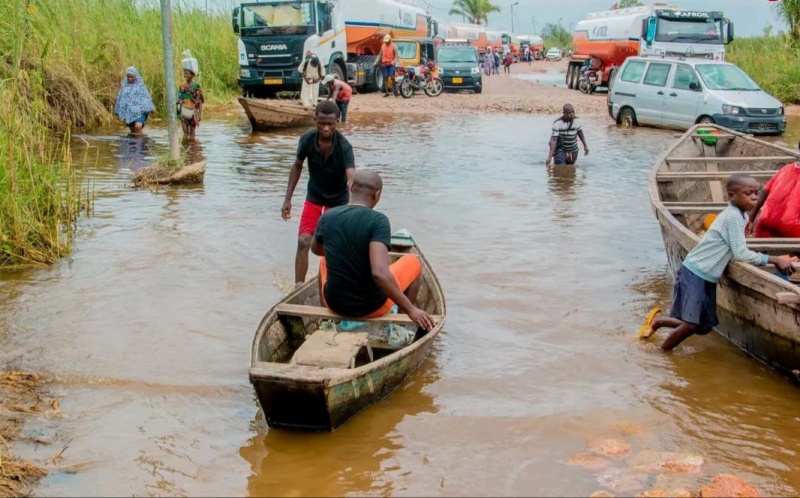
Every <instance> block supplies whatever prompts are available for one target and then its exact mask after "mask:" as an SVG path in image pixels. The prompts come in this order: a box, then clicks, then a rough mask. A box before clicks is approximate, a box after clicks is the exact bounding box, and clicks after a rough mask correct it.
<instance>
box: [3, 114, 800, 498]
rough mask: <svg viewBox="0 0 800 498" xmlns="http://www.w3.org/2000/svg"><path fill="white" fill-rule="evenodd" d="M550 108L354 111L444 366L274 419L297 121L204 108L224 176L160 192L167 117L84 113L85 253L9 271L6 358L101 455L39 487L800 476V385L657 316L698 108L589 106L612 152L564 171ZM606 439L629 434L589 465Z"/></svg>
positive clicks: (515, 486)
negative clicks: (413, 245) (683, 127)
mask: <svg viewBox="0 0 800 498" xmlns="http://www.w3.org/2000/svg"><path fill="white" fill-rule="evenodd" d="M552 119H553V118H550V117H546V116H528V115H515V116H501V115H487V116H483V117H481V118H480V119H475V118H467V117H464V116H450V117H447V116H443V117H438V118H435V117H425V116H416V115H415V116H397V117H387V118H383V119H372V118H370V119H366V118H361V117H354V119H353V120H354V123H353V124H351V125H350V126H349V128H348V129H347V130H346V134H347V136H348V137H349V138H350V140H351V141H352V143H353V145H354V147H355V149H356V157H357V164H358V166H359V167H370V168H375V169H377V170H379V171H380V172H381V173H382V174H383V175H384V178H385V189H384V195H383V200H382V202H381V204H380V206H379V208H380V209H381V210H382V211H384V212H385V213H387V214H388V215H389V217H390V219H391V221H392V226H393V228H401V227H406V228H408V229H410V230H411V231H412V232H413V233H414V236H415V238H416V239H417V240H418V242H419V243H420V244H421V245H422V247H423V249H424V251H425V252H426V254H427V256H428V257H429V259H430V260H431V262H432V264H433V266H434V267H435V269H436V271H437V272H438V274H439V276H440V279H441V281H442V284H443V286H444V290H445V294H446V298H447V304H448V310H449V316H448V320H447V326H446V327H445V332H444V333H443V334H442V335H441V336H440V338H439V339H438V341H437V344H436V346H435V349H434V351H433V353H432V355H431V356H430V357H429V358H428V360H427V361H426V362H425V363H424V364H423V366H422V368H421V369H420V370H419V371H417V372H416V373H415V374H414V375H413V376H412V378H410V379H409V380H408V381H407V383H406V384H405V385H404V386H403V387H402V388H401V389H400V390H399V391H398V392H396V393H395V394H394V395H393V396H391V397H390V398H388V399H387V400H385V401H384V402H382V403H380V404H379V405H376V406H373V407H371V408H369V409H368V410H366V411H364V412H362V413H361V414H359V415H358V416H357V417H356V418H354V419H353V420H351V421H350V422H349V423H348V424H346V425H345V426H344V427H343V428H341V429H340V430H339V431H337V432H335V433H331V434H295V433H287V432H281V431H277V430H275V431H273V430H269V429H267V428H266V427H265V426H264V424H263V422H262V419H261V418H260V414H259V412H258V404H257V402H256V400H255V398H254V395H253V391H252V388H251V386H250V384H249V382H248V378H247V367H248V361H249V351H250V344H251V341H252V338H253V334H254V332H255V329H256V326H257V324H258V322H259V320H260V319H261V317H262V315H263V314H264V313H265V312H266V310H267V309H268V308H269V307H270V306H271V305H272V304H274V303H275V302H276V301H277V300H279V299H280V297H281V296H282V295H283V293H285V292H286V291H287V290H288V289H289V288H290V286H291V281H292V275H293V273H292V272H293V268H292V264H293V256H294V244H295V237H296V232H297V223H298V217H299V211H298V209H299V208H300V206H301V204H302V199H303V192H304V189H305V187H304V184H305V178H306V177H305V176H304V180H303V181H301V187H300V188H299V189H298V190H299V191H298V192H297V193H296V195H295V197H294V206H295V213H294V217H293V219H292V220H291V222H288V223H287V222H283V221H282V220H281V219H280V216H279V210H280V207H281V202H282V197H283V192H284V189H285V185H286V180H287V173H288V168H289V166H290V164H291V162H292V159H293V156H294V151H295V146H296V142H297V136H298V132H294V131H292V132H279V133H272V134H257V135H251V134H250V133H249V129H248V126H247V125H246V123H243V122H242V121H241V120H239V121H236V120H230V121H225V120H218V121H210V122H206V123H204V124H203V126H201V127H200V129H199V130H198V145H197V146H196V147H195V148H194V150H193V151H192V153H193V154H194V156H193V157H195V158H198V159H201V158H205V159H207V160H208V170H207V173H206V178H205V184H204V185H203V186H201V187H195V188H180V189H170V188H167V189H164V190H161V191H159V192H149V191H135V190H131V189H128V188H127V187H126V184H127V183H128V178H129V176H130V172H131V169H135V168H137V167H139V165H141V164H144V163H146V162H147V161H148V160H150V159H152V157H153V156H154V155H157V154H163V153H164V151H165V150H166V136H165V133H164V131H163V129H159V128H154V127H148V129H147V138H146V139H144V140H142V139H136V140H131V139H128V138H127V137H125V136H123V135H122V134H120V133H118V132H115V133H109V134H105V135H104V134H99V135H93V136H83V137H80V138H81V139H82V140H81V139H79V140H76V151H75V155H76V157H85V158H86V160H88V161H89V162H90V163H91V164H93V165H95V166H96V170H97V172H96V175H95V179H96V180H95V181H96V183H95V190H96V194H97V200H96V206H95V209H96V212H95V215H94V217H92V218H90V219H86V220H83V221H82V222H81V224H80V236H79V238H78V240H77V243H76V247H75V253H74V255H73V257H72V258H71V259H70V260H65V261H63V262H62V263H60V264H58V265H57V266H55V267H52V268H47V269H36V270H28V271H21V272H14V273H4V274H2V276H0V362H2V364H3V365H5V366H7V367H11V368H17V369H22V370H29V371H34V372H45V373H49V374H51V375H53V376H54V378H55V382H54V383H53V384H52V385H51V386H50V388H51V389H52V390H53V392H54V394H55V395H56V396H58V397H59V398H60V399H61V411H62V412H63V414H64V415H65V417H64V418H50V419H44V420H36V421H33V422H31V423H29V424H28V426H27V427H26V432H27V433H28V434H31V435H36V436H38V437H43V438H45V439H49V440H52V441H53V444H52V445H50V446H24V445H18V446H17V451H18V452H19V453H20V454H21V455H22V456H25V457H29V458H33V459H36V460H39V461H44V460H47V459H48V458H50V457H52V455H53V454H55V453H56V452H58V451H59V450H60V449H61V448H63V447H64V446H65V445H67V444H68V447H67V449H66V451H65V452H64V454H63V457H64V463H67V464H69V463H78V462H87V461H88V462H90V463H89V465H88V466H87V467H85V468H82V470H80V471H77V472H72V473H68V472H53V473H52V474H51V475H50V476H49V477H47V478H46V479H44V481H42V483H41V484H40V486H39V488H38V489H37V493H38V494H40V495H51V496H100V495H137V496H144V495H150V496H156V495H194V496H198V495H207V496H210V495H216V496H220V495H233V496H246V495H253V496H255V495H283V496H301V495H305V496H308V495H356V496H358V495H376V494H377V495H429V496H430V495H473V496H475V495H540V496H542V495H548V496H556V495H559V496H564V495H586V494H589V493H591V492H594V491H596V490H600V489H608V490H611V491H613V492H616V493H624V494H633V493H636V492H638V491H641V490H643V489H648V488H650V487H652V486H654V485H659V486H665V485H667V484H670V485H672V484H676V483H677V484H685V485H688V486H690V487H693V488H694V489H697V487H698V486H699V485H700V484H703V483H705V482H707V481H708V480H709V479H710V477H711V476H713V475H714V474H715V473H717V472H730V473H734V474H737V475H740V476H742V477H744V478H746V479H748V480H749V481H751V482H752V483H753V484H755V485H756V486H757V487H759V488H760V489H761V490H762V491H763V492H765V493H769V494H796V493H797V492H798V491H799V490H800V459H798V457H797V455H798V452H800V417H799V416H798V413H800V391H798V390H797V388H796V387H793V386H792V385H790V384H789V382H787V381H786V380H784V379H783V378H781V377H780V376H778V375H777V374H775V373H773V372H772V371H770V370H768V369H766V368H765V367H763V366H761V365H760V364H759V363H757V362H756V361H754V360H752V359H750V358H749V357H747V356H746V355H745V354H743V353H742V352H740V351H739V350H738V349H737V348H735V347H734V346H731V345H730V344H728V343H727V342H726V341H725V340H724V339H722V338H721V337H719V336H716V335H711V336H707V337H701V338H694V339H691V340H689V341H688V342H687V343H686V344H685V346H683V347H681V348H679V349H678V350H677V351H676V352H675V353H674V354H671V355H665V354H662V353H661V352H660V351H659V350H658V348H657V345H658V341H654V342H652V343H643V342H640V341H639V340H638V339H636V335H635V333H636V330H637V328H638V326H639V324H640V322H641V320H642V318H643V316H644V315H645V314H646V312H647V310H648V309H649V308H650V307H652V306H653V305H656V304H660V305H663V306H667V305H668V304H669V300H670V293H671V284H670V279H669V275H668V268H667V263H666V257H665V254H664V249H663V244H662V240H661V235H660V233H659V229H658V226H657V223H656V221H655V219H654V216H653V214H652V212H651V210H650V206H649V200H648V195H647V190H646V188H645V182H646V179H647V176H648V173H649V171H650V168H651V167H652V165H653V161H654V158H655V156H656V155H657V154H659V153H660V152H661V151H662V150H663V149H664V148H665V147H666V146H667V145H668V144H669V143H670V142H671V141H673V140H674V132H665V131H659V130H650V129H638V130H633V131H630V130H621V129H618V128H617V127H615V126H613V125H612V124H610V122H609V120H608V119H606V118H605V117H603V116H599V117H589V118H586V119H585V120H584V129H585V130H586V135H587V137H588V140H589V145H590V149H591V151H590V155H589V156H588V157H585V158H584V157H581V158H580V161H579V167H578V168H577V170H576V171H575V172H570V171H560V170H557V169H556V170H553V171H550V172H548V170H547V169H546V168H545V167H544V165H543V161H544V159H545V156H546V143H547V136H548V133H549V127H550V124H551V122H552ZM84 140H85V142H84ZM82 144H83V145H82ZM86 144H88V145H86ZM312 261H313V262H315V261H316V259H312ZM597 438H615V439H621V440H624V441H625V442H627V444H629V446H630V452H629V453H628V454H626V455H623V456H622V457H619V458H617V459H608V463H605V464H602V465H600V466H598V467H596V468H585V467H583V466H579V465H571V464H570V463H569V459H570V457H571V456H572V455H574V454H578V453H584V452H585V451H586V445H587V443H588V442H591V441H593V440H595V439H597ZM653 452H679V453H688V454H691V455H697V456H701V457H703V459H704V460H705V464H704V465H703V466H702V467H701V468H700V470H699V471H696V472H692V473H686V474H681V473H675V474H669V473H665V474H663V475H662V473H661V472H659V471H658V470H653V469H650V470H646V469H643V468H642V466H641V465H642V461H647V460H648V459H650V460H652V459H653V458H655V459H657V458H658V457H657V455H658V453H655V455H656V457H653V454H654V453H653ZM677 484H676V485H677Z"/></svg>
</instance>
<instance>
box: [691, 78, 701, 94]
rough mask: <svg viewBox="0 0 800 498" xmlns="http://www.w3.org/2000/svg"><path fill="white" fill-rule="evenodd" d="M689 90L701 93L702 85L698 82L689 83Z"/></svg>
mask: <svg viewBox="0 0 800 498" xmlns="http://www.w3.org/2000/svg"><path fill="white" fill-rule="evenodd" d="M689 90H692V91H693V92H699V91H700V84H699V83H698V82H696V81H692V82H690V83H689Z"/></svg>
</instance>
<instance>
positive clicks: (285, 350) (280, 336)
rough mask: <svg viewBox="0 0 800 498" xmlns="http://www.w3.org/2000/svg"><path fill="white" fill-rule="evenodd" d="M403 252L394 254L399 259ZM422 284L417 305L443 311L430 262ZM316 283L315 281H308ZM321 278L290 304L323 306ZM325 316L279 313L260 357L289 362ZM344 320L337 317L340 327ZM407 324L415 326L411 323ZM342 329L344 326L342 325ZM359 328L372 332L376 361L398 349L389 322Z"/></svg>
mask: <svg viewBox="0 0 800 498" xmlns="http://www.w3.org/2000/svg"><path fill="white" fill-rule="evenodd" d="M405 251H408V252H410V253H412V254H418V252H417V251H415V250H413V249H409V248H399V247H395V248H393V249H392V252H405ZM398 257H399V256H393V259H397V258H398ZM422 280H423V283H422V287H421V288H420V291H419V296H418V297H417V303H416V305H417V307H418V308H420V309H422V310H425V311H426V312H427V313H428V314H431V315H442V314H443V310H442V309H441V306H440V301H439V300H438V299H436V296H435V294H434V293H432V292H431V285H430V283H431V281H432V280H433V275H432V273H431V270H430V268H429V267H428V266H427V265H423V266H422ZM308 284H312V285H308ZM317 285H318V284H317V279H316V278H314V279H313V280H312V281H311V282H308V283H307V284H306V285H304V287H303V288H302V291H300V292H298V293H296V294H294V295H293V296H292V297H291V299H290V300H287V301H284V302H286V303H289V304H301V305H307V306H321V304H320V300H319V292H317ZM322 321H323V319H322V318H314V317H302V318H297V319H295V318H293V317H278V319H277V320H275V321H273V322H272V323H271V324H270V325H269V327H268V328H267V330H266V333H265V335H264V337H263V338H262V339H261V340H260V341H259V343H258V348H257V357H256V359H257V361H259V362H266V363H289V360H291V358H292V356H293V355H294V353H295V351H297V348H298V347H299V346H300V345H301V344H302V343H303V340H304V339H305V336H306V335H307V334H313V333H314V332H315V331H316V330H317V329H318V328H319V326H320V324H321V323H322ZM339 321H340V320H334V322H335V323H337V327H339V326H340V324H339ZM406 327H411V326H410V325H407V326H406ZM339 330H341V329H340V328H339ZM358 331H359V332H364V331H366V332H368V333H369V335H370V346H371V348H372V351H373V361H376V360H379V359H381V358H383V357H385V356H387V355H390V354H392V353H394V352H395V351H396V350H395V349H392V348H390V347H389V346H388V344H387V340H388V331H387V324H386V323H369V324H368V325H367V327H365V328H359V329H358ZM357 361H358V362H357V363H356V368H357V367H359V366H362V365H365V364H366V363H368V362H369V359H368V358H366V357H363V356H359V357H358V358H357Z"/></svg>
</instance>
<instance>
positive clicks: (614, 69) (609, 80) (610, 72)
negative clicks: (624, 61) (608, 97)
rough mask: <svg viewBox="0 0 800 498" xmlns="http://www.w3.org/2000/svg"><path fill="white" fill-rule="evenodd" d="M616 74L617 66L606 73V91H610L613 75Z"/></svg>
mask: <svg viewBox="0 0 800 498" xmlns="http://www.w3.org/2000/svg"><path fill="white" fill-rule="evenodd" d="M616 75H617V68H613V69H611V71H609V73H608V91H609V92H610V91H611V86H612V85H613V84H614V76H616Z"/></svg>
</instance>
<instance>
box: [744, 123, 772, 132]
mask: <svg viewBox="0 0 800 498" xmlns="http://www.w3.org/2000/svg"><path fill="white" fill-rule="evenodd" d="M747 129H748V130H749V131H778V123H750V126H749V127H748V128H747Z"/></svg>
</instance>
